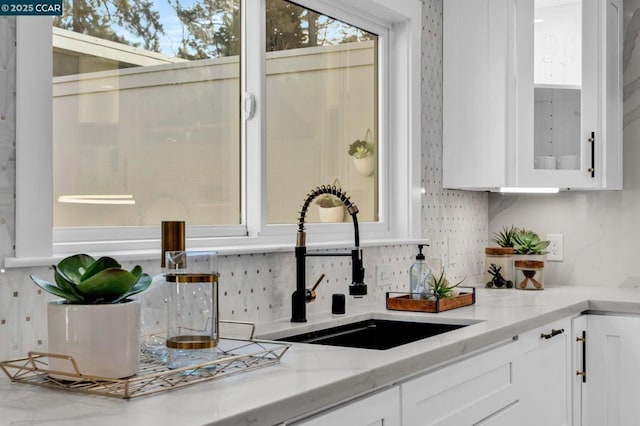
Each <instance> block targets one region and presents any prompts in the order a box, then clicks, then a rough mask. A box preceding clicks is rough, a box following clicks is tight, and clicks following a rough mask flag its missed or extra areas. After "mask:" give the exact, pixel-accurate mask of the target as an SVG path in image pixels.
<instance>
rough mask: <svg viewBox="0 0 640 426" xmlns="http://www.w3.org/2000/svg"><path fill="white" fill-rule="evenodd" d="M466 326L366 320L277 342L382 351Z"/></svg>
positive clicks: (284, 338)
mask: <svg viewBox="0 0 640 426" xmlns="http://www.w3.org/2000/svg"><path fill="white" fill-rule="evenodd" d="M467 325H468V324H446V323H439V322H413V321H398V320H385V319H367V320H364V321H358V322H354V323H350V324H344V325H339V326H336V327H331V328H325V329H322V330H316V331H310V332H307V333H302V334H297V335H294V336H289V337H283V338H280V339H278V340H279V341H285V342H294V343H313V344H317V345H329V346H345V347H350V348H364V349H378V350H385V349H390V348H395V347H396V346H400V345H404V344H407V343H411V342H415V341H417V340H422V339H426V338H427V337H432V336H436V335H438V334H442V333H446V332H448V331H452V330H456V329H458V328H462V327H466V326H467Z"/></svg>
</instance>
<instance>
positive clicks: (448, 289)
mask: <svg viewBox="0 0 640 426" xmlns="http://www.w3.org/2000/svg"><path fill="white" fill-rule="evenodd" d="M463 281H464V278H463V279H462V280H460V281H459V282H458V283H456V284H453V285H450V284H449V280H448V279H447V277H446V276H445V273H444V269H443V270H442V272H440V276H439V277H436V276H435V275H431V282H430V291H428V292H430V293H431V294H432V295H433V296H434V297H437V298H439V299H443V298H447V297H454V296H456V295H457V294H458V291H457V289H456V287H458V286H459V285H460V284H462V282H463Z"/></svg>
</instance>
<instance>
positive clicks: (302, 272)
mask: <svg viewBox="0 0 640 426" xmlns="http://www.w3.org/2000/svg"><path fill="white" fill-rule="evenodd" d="M322 194H331V195H333V196H335V197H337V198H338V199H339V200H340V201H342V202H343V203H344V205H345V206H346V208H347V211H348V212H349V214H350V215H351V218H352V219H353V228H354V240H355V244H354V248H353V249H351V253H307V247H306V245H305V244H306V241H305V240H306V233H305V231H304V220H305V217H306V215H307V210H308V209H309V205H310V204H311V202H312V201H313V200H314V199H315V198H316V197H317V196H319V195H322ZM357 215H358V207H357V206H356V205H355V204H353V203H352V202H351V200H350V198H349V197H348V196H347V194H346V193H345V192H344V191H343V190H342V189H340V188H338V187H336V186H335V185H321V186H318V187H316V188H315V189H313V190H312V191H311V192H309V194H308V195H307V197H306V198H305V200H304V203H303V205H302V208H301V210H300V218H299V220H298V232H297V234H296V249H295V254H296V291H294V292H293V294H292V295H291V322H307V306H306V304H307V303H309V302H311V301H313V300H314V299H315V288H316V287H317V286H318V284H319V283H320V280H321V279H322V276H321V277H320V279H319V280H318V281H316V283H315V285H314V287H313V289H312V290H309V289H307V288H306V283H305V281H306V258H307V257H308V256H350V257H351V281H352V282H351V284H350V285H349V294H350V295H351V296H354V297H362V296H364V295H366V294H367V285H366V284H365V283H364V267H363V266H362V250H361V249H360V231H359V229H358V216H357ZM323 276H324V275H323Z"/></svg>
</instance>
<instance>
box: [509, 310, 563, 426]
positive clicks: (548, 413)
mask: <svg viewBox="0 0 640 426" xmlns="http://www.w3.org/2000/svg"><path fill="white" fill-rule="evenodd" d="M520 343H521V345H522V351H523V352H522V355H521V357H520V358H519V359H518V361H517V363H516V373H515V377H516V380H517V383H518V386H519V388H520V389H521V391H520V406H521V410H522V411H521V415H522V419H521V420H520V421H519V422H518V425H532V426H539V425H545V426H560V425H566V426H569V425H570V424H571V384H572V382H571V379H572V377H573V369H572V363H571V361H572V360H571V320H569V319H566V320H563V321H557V322H554V323H551V324H549V325H546V326H544V327H540V328H537V329H535V330H533V331H530V332H527V333H524V334H522V335H520Z"/></svg>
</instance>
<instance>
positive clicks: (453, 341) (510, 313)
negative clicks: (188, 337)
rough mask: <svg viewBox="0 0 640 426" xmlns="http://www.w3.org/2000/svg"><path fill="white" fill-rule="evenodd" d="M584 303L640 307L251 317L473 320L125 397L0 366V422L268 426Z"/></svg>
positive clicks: (511, 300)
mask: <svg viewBox="0 0 640 426" xmlns="http://www.w3.org/2000/svg"><path fill="white" fill-rule="evenodd" d="M587 310H596V311H608V312H617V313H630V314H640V290H638V289H635V288H594V287H556V288H546V289H545V290H544V291H537V292H532V291H519V290H486V289H478V290H477V297H476V304H475V305H472V306H467V307H463V308H459V309H454V310H451V311H446V312H442V313H439V314H420V313H409V312H407V313H405V312H398V311H387V310H386V309H385V308H384V306H383V305H382V303H381V304H379V305H375V306H368V307H362V308H359V311H358V312H348V313H347V315H340V316H332V315H331V314H326V315H321V316H316V317H310V318H309V322H308V323H306V324H296V325H292V324H290V323H289V321H280V322H277V323H271V324H264V325H258V330H257V331H258V333H257V334H258V337H260V338H277V337H281V336H283V335H292V334H295V332H298V331H299V332H304V331H310V330H311V329H316V328H324V327H325V326H326V325H328V324H329V323H331V325H334V323H344V322H351V321H352V320H354V319H360V318H362V319H364V318H371V317H376V318H386V317H390V318H403V319H415V320H418V321H425V320H428V321H441V322H462V323H468V322H474V323H473V324H472V325H469V326H468V327H464V328H461V329H457V330H454V331H451V332H448V333H445V334H443V335H439V336H435V337H431V338H429V339H425V340H421V341H418V342H414V343H410V344H407V345H403V346H399V347H397V348H393V349H389V350H385V351H377V350H366V349H353V348H342V347H332V346H322V345H309V344H299V343H296V344H293V345H292V347H291V348H290V349H289V351H288V352H287V353H286V354H285V355H284V356H283V358H282V360H281V362H280V364H277V365H274V366H269V367H265V368H262V369H259V370H255V371H251V372H248V373H246V374H239V375H235V376H230V377H226V378H221V379H218V380H213V381H209V382H205V383H200V384H194V385H192V386H188V387H185V388H181V389H176V390H174V391H169V392H163V393H159V394H156V395H150V396H143V397H139V398H134V399H132V400H129V401H125V400H120V399H114V398H108V397H99V396H93V395H82V394H76V393H70V392H64V391H60V390H51V389H45V388H42V387H38V386H31V385H23V384H12V383H11V382H10V381H9V380H8V378H7V377H6V376H5V375H4V374H2V375H1V376H0V425H21V426H22V425H65V426H70V425H83V426H84V425H87V424H90V425H91V426H100V425H114V424H120V425H137V426H147V425H149V426H161V425H180V426H191V425H205V424H215V425H225V426H226V425H273V424H278V423H280V422H282V421H285V420H288V419H292V418H296V417H299V416H301V415H303V414H304V413H308V412H312V411H314V410H318V409H321V408H322V407H326V406H329V405H331V404H335V403H338V402H340V401H342V400H344V399H347V398H350V397H353V396H355V395H359V394H363V393H366V392H368V391H371V390H373V389H376V388H380V387H383V386H386V385H390V384H393V383H397V382H399V381H401V380H403V379H405V378H408V377H410V376H412V375H416V374H418V373H420V372H423V371H426V370H429V369H432V368H434V367H435V366H437V365H438V364H442V363H443V362H447V361H451V360H454V359H456V358H460V357H464V356H465V355H467V354H469V353H472V352H474V351H476V350H479V349H482V348H486V347H488V346H490V345H493V344H498V343H500V342H503V341H507V340H509V339H511V338H512V337H513V336H517V335H518V334H521V333H523V332H526V331H528V330H531V329H533V328H536V327H538V326H542V325H545V324H547V323H549V322H552V321H555V320H558V319H562V318H566V317H568V316H573V315H577V314H580V313H582V312H584V311H587ZM294 329H295V330H294ZM0 374H1V373H0Z"/></svg>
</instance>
